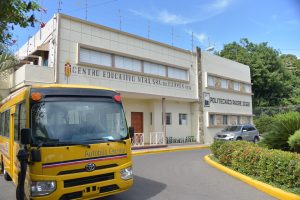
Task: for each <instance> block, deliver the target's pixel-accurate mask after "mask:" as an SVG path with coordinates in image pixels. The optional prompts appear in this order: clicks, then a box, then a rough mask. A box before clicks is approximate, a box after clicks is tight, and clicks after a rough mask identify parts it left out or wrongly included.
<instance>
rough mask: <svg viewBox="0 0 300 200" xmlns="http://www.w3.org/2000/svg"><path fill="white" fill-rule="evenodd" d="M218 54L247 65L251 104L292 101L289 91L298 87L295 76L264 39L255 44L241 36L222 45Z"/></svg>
mask: <svg viewBox="0 0 300 200" xmlns="http://www.w3.org/2000/svg"><path fill="white" fill-rule="evenodd" d="M217 54H218V55H219V56H222V57H225V58H228V59H231V60H235V61H237V62H239V63H243V64H245V65H248V66H250V70H251V80H252V83H253V87H252V92H253V93H254V101H253V103H254V106H278V105H286V104H292V102H291V96H292V94H291V91H294V90H295V89H297V88H299V86H297V87H296V86H295V85H296V82H297V81H296V80H297V78H296V77H294V75H293V74H292V72H290V71H289V70H288V69H287V68H285V67H283V62H282V60H280V52H279V51H277V50H275V49H274V48H272V47H269V46H268V43H266V42H263V43H259V44H254V43H252V42H250V41H249V40H248V39H246V38H243V39H241V40H240V42H239V43H237V42H232V43H229V44H226V45H224V48H223V50H221V51H220V52H217Z"/></svg>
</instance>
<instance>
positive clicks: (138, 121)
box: [131, 112, 143, 133]
mask: <svg viewBox="0 0 300 200" xmlns="http://www.w3.org/2000/svg"><path fill="white" fill-rule="evenodd" d="M131 126H132V127H133V128H134V132H135V133H143V113H142V112H132V113H131Z"/></svg>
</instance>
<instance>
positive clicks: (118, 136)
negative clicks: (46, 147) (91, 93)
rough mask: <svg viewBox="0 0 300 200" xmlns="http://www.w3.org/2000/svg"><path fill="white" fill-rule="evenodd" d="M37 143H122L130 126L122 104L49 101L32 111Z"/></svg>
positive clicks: (34, 139)
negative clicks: (120, 141) (117, 141)
mask: <svg viewBox="0 0 300 200" xmlns="http://www.w3.org/2000/svg"><path fill="white" fill-rule="evenodd" d="M31 125H32V143H33V144H53V145H55V144H56V145H59V144H69V145H72V144H88V143H97V142H98V141H99V140H102V141H113V140H122V139H125V138H126V137H127V134H128V132H127V125H126V120H125V116H124V113H123V109H122V106H121V104H118V103H114V102H108V101H84V100H83V101H82V100H80V101H55V102H52V101H46V102H41V103H37V104H35V105H33V107H32V109H31Z"/></svg>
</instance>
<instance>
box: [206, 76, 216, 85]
mask: <svg viewBox="0 0 300 200" xmlns="http://www.w3.org/2000/svg"><path fill="white" fill-rule="evenodd" d="M207 85H208V86H210V87H215V79H214V77H212V76H207Z"/></svg>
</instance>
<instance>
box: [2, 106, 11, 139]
mask: <svg viewBox="0 0 300 200" xmlns="http://www.w3.org/2000/svg"><path fill="white" fill-rule="evenodd" d="M2 117H3V116H2ZM9 118H10V111H9V110H7V111H5V112H4V132H3V133H4V136H6V137H9Z"/></svg>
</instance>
